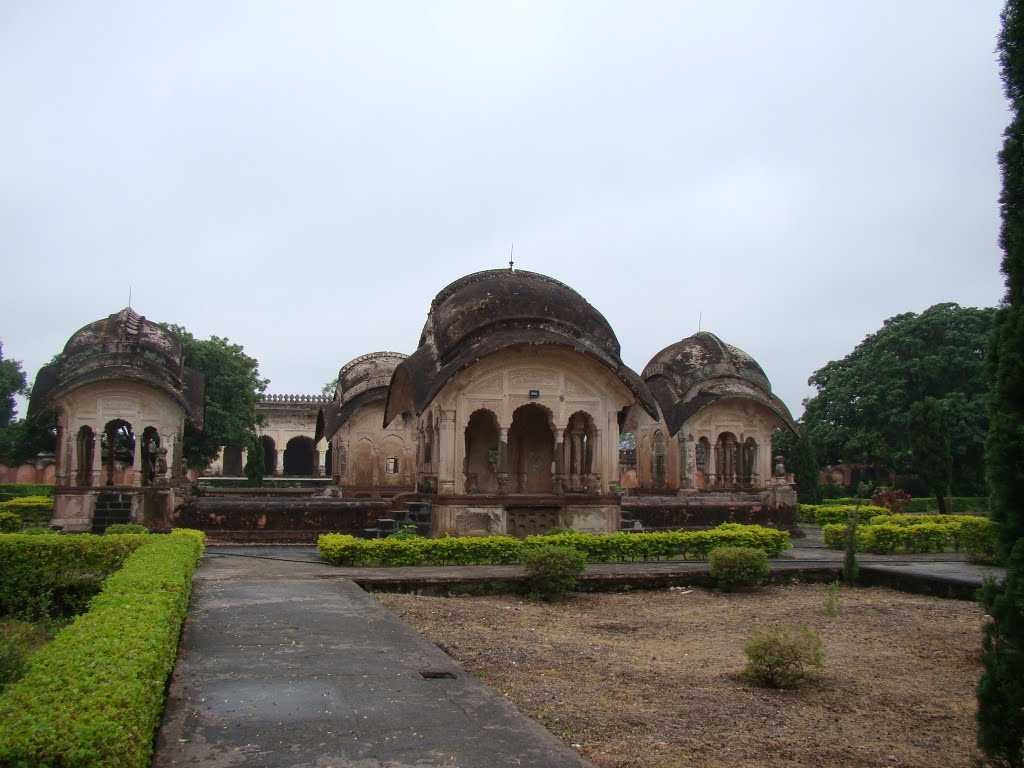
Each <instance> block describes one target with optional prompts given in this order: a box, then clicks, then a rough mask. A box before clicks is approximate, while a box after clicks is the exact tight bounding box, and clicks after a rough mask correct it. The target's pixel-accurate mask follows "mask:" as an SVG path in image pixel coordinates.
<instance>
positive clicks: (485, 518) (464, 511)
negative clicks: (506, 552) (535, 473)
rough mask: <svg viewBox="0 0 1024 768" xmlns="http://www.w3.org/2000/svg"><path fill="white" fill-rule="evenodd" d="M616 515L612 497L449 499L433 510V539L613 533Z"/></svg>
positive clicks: (616, 507)
mask: <svg viewBox="0 0 1024 768" xmlns="http://www.w3.org/2000/svg"><path fill="white" fill-rule="evenodd" d="M620 519H621V517H620V512H619V506H618V499H616V498H615V497H601V496H589V497H581V498H570V499H566V498H565V497H559V496H537V497H519V498H516V497H503V498H499V497H494V496H485V497H478V498H474V497H472V496H453V497H449V498H445V499H439V500H438V502H437V503H436V504H435V505H434V508H433V518H432V524H433V529H432V535H434V536H496V535H509V536H529V535H533V534H543V533H547V532H548V531H550V530H553V529H556V528H557V529H570V530H576V531H583V532H585V533H613V532H614V531H617V530H618V529H619V521H620Z"/></svg>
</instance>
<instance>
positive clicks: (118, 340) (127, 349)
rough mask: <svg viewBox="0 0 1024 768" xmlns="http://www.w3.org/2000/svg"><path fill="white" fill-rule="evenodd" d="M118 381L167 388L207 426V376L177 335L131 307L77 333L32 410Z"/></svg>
mask: <svg viewBox="0 0 1024 768" xmlns="http://www.w3.org/2000/svg"><path fill="white" fill-rule="evenodd" d="M117 379H129V380H135V381H141V382H143V383H146V384H149V385H150V386H153V387H156V388H158V389H160V390H162V391H163V392H165V393H166V394H167V395H169V396H170V397H171V398H172V399H174V400H175V401H177V402H178V403H179V404H180V405H181V406H182V408H184V409H185V412H186V414H187V415H188V418H189V420H190V421H192V422H193V423H194V424H196V425H197V426H200V427H201V426H202V423H203V389H204V381H203V376H202V374H199V373H198V372H196V371H192V370H191V369H189V368H186V367H185V356H184V354H183V352H182V349H181V342H180V341H179V340H178V338H177V337H176V336H175V335H174V334H173V333H171V332H169V331H166V330H164V329H163V328H162V327H160V325H158V324H157V323H154V322H153V321H152V320H147V319H146V318H145V317H143V316H142V315H140V314H138V313H137V312H135V311H134V310H133V309H131V308H130V307H126V308H124V309H122V310H121V311H120V312H115V313H114V314H112V315H109V316H108V317H105V318H102V319H100V320H96V321H95V322H92V323H89V324H88V325H86V326H84V327H82V328H80V329H79V330H78V331H76V332H75V333H74V334H72V336H71V338H70V339H68V342H67V344H65V345H64V351H63V352H62V353H61V354H60V355H59V356H58V358H57V360H56V361H55V362H54V363H52V364H50V365H48V366H46V367H44V368H43V369H42V370H41V371H40V372H39V375H38V376H37V377H36V383H35V386H33V389H32V406H36V407H39V406H44V405H46V404H47V402H44V401H52V400H53V398H55V397H59V396H61V395H62V394H64V393H67V392H70V391H71V390H72V389H76V388H77V387H80V386H83V385H85V384H90V383H93V382H97V381H112V380H117ZM32 406H30V407H32ZM33 409H34V408H33Z"/></svg>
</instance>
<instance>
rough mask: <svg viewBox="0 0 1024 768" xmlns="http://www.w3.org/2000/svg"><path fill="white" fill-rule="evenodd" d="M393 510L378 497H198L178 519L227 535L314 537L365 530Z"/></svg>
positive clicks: (175, 518) (181, 509)
mask: <svg viewBox="0 0 1024 768" xmlns="http://www.w3.org/2000/svg"><path fill="white" fill-rule="evenodd" d="M390 509H391V505H390V504H389V503H388V502H385V501H373V500H367V501H362V500H360V501H345V500H342V499H325V498H303V497H290V498H272V497H250V498H238V497H234V496H197V497H193V498H192V499H190V500H189V501H188V502H186V503H185V504H183V505H182V506H181V507H179V508H178V510H177V511H176V512H175V513H174V515H173V517H172V522H173V525H174V526H175V527H185V528H198V529H199V530H201V531H206V532H207V534H209V535H210V536H212V537H213V538H215V539H221V540H224V539H228V540H238V541H253V540H282V541H298V540H304V541H305V540H308V541H312V540H315V538H316V536H317V535H318V534H320V533H326V532H332V533H350V534H353V535H361V534H362V533H363V531H364V530H365V529H366V528H372V527H374V525H375V524H376V521H377V519H378V518H380V517H388V516H389V514H390V512H389V510H390Z"/></svg>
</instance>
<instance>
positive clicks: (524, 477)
mask: <svg viewBox="0 0 1024 768" xmlns="http://www.w3.org/2000/svg"><path fill="white" fill-rule="evenodd" d="M508 443H509V453H510V458H511V465H512V472H513V474H514V477H515V487H516V491H517V492H518V493H552V492H553V490H554V485H553V478H552V473H551V462H552V460H553V459H554V455H555V433H554V430H553V429H552V428H551V414H550V413H549V412H548V410H547V409H546V408H544V407H543V406H540V405H537V404H536V403H529V404H527V405H523V406H520V407H519V408H517V409H516V412H515V413H514V414H513V415H512V426H511V427H510V428H509V431H508Z"/></svg>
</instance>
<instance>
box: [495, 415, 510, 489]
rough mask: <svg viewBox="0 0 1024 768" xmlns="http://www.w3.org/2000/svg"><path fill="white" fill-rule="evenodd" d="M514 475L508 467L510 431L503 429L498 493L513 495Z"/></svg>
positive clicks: (499, 455) (500, 442)
mask: <svg viewBox="0 0 1024 768" xmlns="http://www.w3.org/2000/svg"><path fill="white" fill-rule="evenodd" d="M511 483H512V475H511V473H510V472H509V466H508V429H506V428H505V427H502V428H501V431H500V434H499V436H498V493H501V494H506V493H511V488H510V486H511Z"/></svg>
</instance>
